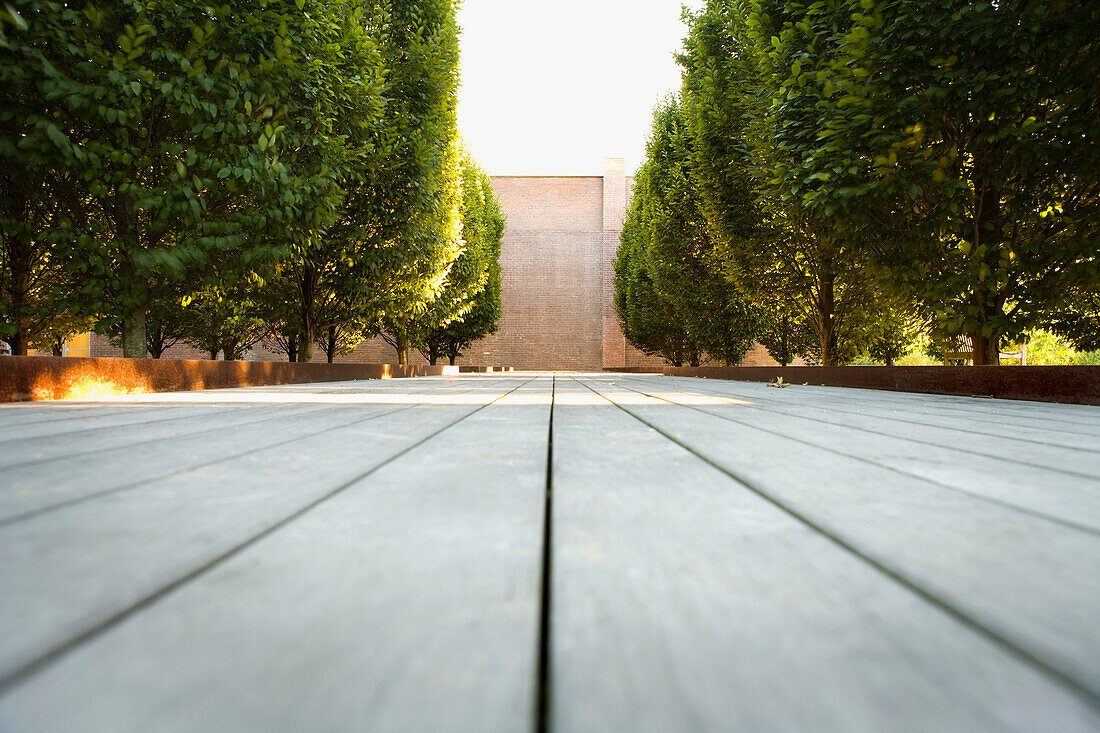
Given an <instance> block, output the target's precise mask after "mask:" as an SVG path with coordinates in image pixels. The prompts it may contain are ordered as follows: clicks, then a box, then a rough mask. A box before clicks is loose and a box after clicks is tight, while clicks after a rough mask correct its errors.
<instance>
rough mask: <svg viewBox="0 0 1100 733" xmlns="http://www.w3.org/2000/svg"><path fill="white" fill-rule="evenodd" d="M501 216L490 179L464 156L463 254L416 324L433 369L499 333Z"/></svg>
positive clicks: (426, 355)
mask: <svg viewBox="0 0 1100 733" xmlns="http://www.w3.org/2000/svg"><path fill="white" fill-rule="evenodd" d="M503 236H504V213H503V212H502V211H501V209H500V202H499V201H497V199H496V196H495V195H494V193H493V187H492V183H491V181H490V180H489V176H488V175H487V174H486V173H485V172H484V171H483V170H481V168H480V167H478V165H477V164H476V163H475V162H474V161H473V160H472V159H471V158H470V157H469V156H468V155H467V156H465V157H464V158H463V160H462V242H463V249H462V254H460V255H459V257H458V259H457V260H455V261H454V263H453V264H452V265H451V267H450V269H449V270H448V272H447V280H446V282H445V284H444V286H443V289H442V291H441V292H440V295H439V296H438V297H437V298H436V299H435V300H434V301H433V302H432V305H431V307H430V308H429V309H428V310H427V311H426V312H425V314H424V315H423V316H421V317H420V318H417V319H416V323H417V330H418V335H417V336H416V338H415V341H416V343H417V346H418V347H419V348H420V350H421V352H422V353H423V354H424V356H425V357H426V358H427V359H428V362H429V363H431V364H435V363H436V361H437V360H438V359H439V357H441V356H446V357H447V359H448V361H449V362H450V363H451V364H454V363H455V360H456V359H457V358H458V357H459V356H460V355H461V353H462V351H463V350H465V349H467V348H469V346H470V344H472V343H473V342H474V341H476V340H478V339H480V338H484V337H485V336H488V335H489V334H491V333H494V332H495V331H496V330H497V323H498V321H499V320H500V314H501V273H500V245H501V239H502V238H503Z"/></svg>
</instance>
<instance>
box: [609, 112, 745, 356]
mask: <svg viewBox="0 0 1100 733" xmlns="http://www.w3.org/2000/svg"><path fill="white" fill-rule="evenodd" d="M692 152H693V138H692V133H691V131H690V130H689V129H688V127H687V126H686V124H685V123H684V118H683V115H682V114H681V110H680V106H679V104H678V103H677V102H676V101H675V100H669V101H667V102H666V103H664V104H661V105H659V106H658V107H657V109H656V110H655V111H654V116H653V132H652V135H651V137H650V140H649V143H648V145H647V146H646V161H645V163H644V164H643V165H642V167H641V169H639V171H638V174H637V176H636V181H635V186H634V194H633V200H632V210H633V216H634V223H633V224H632V226H635V227H636V228H635V229H634V232H633V236H636V237H637V244H636V246H637V247H638V248H639V252H640V253H641V257H642V259H643V261H644V270H645V274H646V278H647V281H648V283H649V284H651V286H652V288H651V289H649V285H645V286H643V287H642V288H641V289H636V290H635V291H634V294H635V296H637V295H641V294H643V293H647V292H648V293H651V294H652V295H653V296H654V297H657V298H658V299H661V300H664V301H665V306H664V307H663V308H660V309H659V310H658V311H656V312H658V313H670V314H674V318H675V320H676V321H677V322H678V324H679V328H682V329H683V332H684V335H685V337H686V339H687V341H688V342H689V343H690V344H691V349H692V350H693V351H695V352H699V353H700V354H702V353H705V354H706V355H707V356H708V357H709V358H711V359H716V360H721V361H724V362H727V363H730V364H736V363H737V362H739V361H740V360H741V359H742V357H744V355H745V352H746V351H747V350H748V349H749V347H750V346H751V345H752V341H753V335H754V332H755V330H756V326H757V324H756V314H755V313H754V312H752V310H751V309H750V308H749V307H748V305H747V304H746V303H745V301H744V300H743V299H742V298H741V297H740V294H739V292H738V290H737V289H736V288H735V287H734V286H733V285H732V284H731V283H730V282H729V281H728V280H727V279H725V278H724V277H722V275H721V274H720V272H718V271H716V269H715V268H714V267H713V259H714V258H715V257H716V256H717V255H716V252H715V242H714V239H713V237H712V236H711V230H710V229H709V228H708V225H707V220H706V218H705V217H704V215H703V209H702V205H701V201H700V197H699V194H698V191H697V190H696V186H695V183H694V180H693V179H692V178H691V176H690V170H691V164H692ZM627 302H630V301H627ZM633 302H634V303H635V304H637V301H636V300H635V301H633ZM628 316H629V313H628ZM669 335H670V336H671V334H669ZM669 343H678V339H674V340H673V341H672V342H669ZM669 353H670V354H671V355H672V356H671V359H672V360H675V359H677V358H683V357H682V356H679V353H680V352H679V348H678V347H673V348H672V349H671V351H670V352H669ZM666 358H669V357H668V356H666ZM695 358H697V357H695ZM688 360H689V361H692V360H694V359H693V357H690V356H689V357H688Z"/></svg>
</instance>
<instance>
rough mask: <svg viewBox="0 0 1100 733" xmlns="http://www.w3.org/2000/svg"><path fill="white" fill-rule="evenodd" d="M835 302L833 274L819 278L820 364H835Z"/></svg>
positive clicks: (818, 335)
mask: <svg viewBox="0 0 1100 733" xmlns="http://www.w3.org/2000/svg"><path fill="white" fill-rule="evenodd" d="M835 309H836V302H835V299H834V294H833V276H832V275H828V276H826V277H823V278H822V279H821V283H820V287H819V290H818V297H817V337H818V342H819V343H820V346H821V366H836V365H837V363H836V314H835V313H834V310H835Z"/></svg>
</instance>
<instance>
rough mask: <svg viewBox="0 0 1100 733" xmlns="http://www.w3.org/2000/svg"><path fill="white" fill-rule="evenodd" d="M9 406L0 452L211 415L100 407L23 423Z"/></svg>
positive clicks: (1, 415) (1, 414)
mask: <svg viewBox="0 0 1100 733" xmlns="http://www.w3.org/2000/svg"><path fill="white" fill-rule="evenodd" d="M9 407H10V406H7V405H0V452H2V451H4V450H5V449H6V446H5V444H4V443H5V442H6V441H10V440H25V439H27V438H38V437H45V436H48V435H57V434H61V433H74V432H76V431H79V430H98V429H102V428H112V427H117V426H120V425H132V424H135V423H141V422H146V421H148V420H150V419H153V420H171V419H175V418H176V417H177V416H178V417H186V416H188V415H193V414H196V413H198V412H200V411H205V412H207V413H209V412H211V410H210V409H209V408H195V407H189V406H187V405H172V406H164V405H158V406H156V407H152V406H146V407H139V406H133V405H131V406H127V407H126V408H122V409H117V410H111V409H108V408H103V407H99V408H91V409H88V410H85V411H82V412H73V411H71V410H69V411H66V412H65V413H63V412H61V411H56V412H58V413H59V414H58V415H55V416H54V417H53V418H48V417H42V418H41V419H39V420H30V421H23V420H18V419H15V418H16V417H17V416H16V415H14V414H13V412H12V410H10V409H9ZM231 409H240V408H231ZM66 413H67V414H66Z"/></svg>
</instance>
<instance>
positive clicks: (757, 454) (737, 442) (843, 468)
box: [592, 383, 1100, 700]
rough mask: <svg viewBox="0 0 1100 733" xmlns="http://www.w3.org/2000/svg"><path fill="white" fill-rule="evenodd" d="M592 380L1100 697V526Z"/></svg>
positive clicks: (695, 448) (644, 416) (638, 413)
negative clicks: (1038, 512) (1041, 513)
mask: <svg viewBox="0 0 1100 733" xmlns="http://www.w3.org/2000/svg"><path fill="white" fill-rule="evenodd" d="M592 386H593V387H594V388H595V389H597V390H598V391H599V392H600V393H601V394H603V395H606V396H607V397H609V398H611V399H613V400H616V401H619V402H621V403H622V405H623V408H624V409H626V410H628V411H629V412H630V413H631V414H634V415H636V416H638V417H639V418H641V419H643V420H645V421H647V422H648V423H649V424H651V425H652V426H654V427H656V428H658V429H660V430H661V431H663V432H664V433H666V434H667V435H669V436H671V437H673V438H675V439H676V440H678V441H680V442H682V443H683V444H685V445H688V446H690V447H691V449H692V450H693V451H695V452H696V453H698V454H699V455H701V456H705V457H706V459H707V460H709V461H712V462H713V463H714V464H715V465H717V466H720V467H722V468H723V469H724V470H726V471H728V472H729V473H731V474H732V475H734V476H736V477H738V479H740V480H742V481H744V482H745V483H746V484H748V485H751V486H753V487H754V488H755V489H756V490H757V491H760V492H761V493H763V494H765V495H767V496H769V497H771V498H772V499H773V500H774V501H777V502H780V503H782V504H783V505H785V506H787V507H789V508H790V510H791V511H793V512H797V513H798V514H800V515H801V516H803V517H806V518H808V520H809V521H812V522H813V523H815V524H816V525H818V526H820V527H821V528H823V530H824V531H827V532H829V533H831V534H833V535H834V536H836V537H838V538H841V539H842V541H843V542H845V543H847V544H849V545H850V546H851V547H853V548H856V549H857V550H858V551H859V552H860V553H862V554H863V555H865V556H866V557H867V558H868V559H869V560H870V561H872V562H876V563H879V564H881V565H882V566H883V567H885V568H888V569H889V570H890V571H891V572H893V573H895V574H896V575H898V576H899V577H902V578H905V579H906V580H907V581H908V582H910V583H912V584H913V585H915V586H918V587H920V588H922V589H925V590H926V591H927V593H929V594H930V595H932V596H934V597H936V598H937V599H940V601H941V602H942V603H943V604H944V605H945V606H947V607H949V608H951V609H954V610H955V611H957V612H958V613H959V614H960V615H961V616H964V617H966V618H969V619H972V620H973V621H974V623H976V624H978V625H980V626H981V627H983V628H986V629H989V630H990V631H991V633H993V634H995V635H996V636H998V637H999V638H1001V639H1004V640H1005V641H1006V642H1007V643H1010V644H1011V645H1013V646H1015V647H1016V648H1018V649H1020V650H1021V651H1022V652H1023V653H1025V654H1027V655H1028V656H1029V657H1031V658H1033V659H1034V660H1036V662H1037V663H1040V664H1042V665H1045V666H1047V667H1048V668H1050V669H1051V670H1052V671H1053V672H1054V673H1057V674H1060V675H1062V676H1064V677H1065V679H1066V680H1067V681H1068V682H1069V683H1070V684H1073V685H1076V686H1077V687H1078V688H1080V689H1081V690H1082V691H1083V692H1084V694H1086V695H1090V696H1092V698H1093V699H1094V700H1096V699H1100V664H1098V663H1097V659H1100V625H1097V624H1096V619H1097V618H1100V538H1098V537H1097V536H1096V535H1095V534H1091V533H1089V532H1085V531H1079V530H1075V529H1071V528H1068V527H1066V526H1064V525H1062V524H1059V523H1055V522H1052V521H1048V520H1045V519H1042V518H1038V517H1035V516H1033V515H1030V514H1026V513H1023V512H1020V511H1016V510H1014V509H1012V508H1009V507H1005V506H1003V505H999V504H995V503H991V502H988V501H984V500H982V499H980V498H976V497H974V496H970V495H967V494H963V493H960V492H955V491H951V490H948V489H945V488H943V487H940V486H937V485H934V484H930V483H928V482H923V481H921V480H919V479H910V478H907V477H905V476H902V475H899V474H895V473H889V472H886V471H884V470H883V469H879V468H876V467H875V466H871V465H868V464H858V463H853V462H852V461H851V460H850V459H848V458H846V457H844V456H842V455H840V454H838V453H835V452H831V451H825V450H823V449H819V448H814V447H812V446H808V445H806V444H805V443H800V442H795V441H793V440H790V439H787V438H784V437H782V436H781V435H776V434H774V433H765V432H762V431H760V430H756V429H754V428H752V427H749V426H745V425H741V424H738V423H734V422H729V421H726V420H723V419H720V418H719V417H716V416H714V415H711V414H709V413H707V412H699V411H697V410H694V409H690V408H688V407H683V406H677V405H672V404H669V403H668V402H662V401H657V400H652V399H650V398H646V397H644V396H642V395H640V394H639V393H637V392H630V391H626V390H624V389H622V388H618V387H609V386H607V385H605V384H601V383H597V384H594V385H592ZM1052 480H1061V477H1060V476H1057V477H1056V478H1054V479H1052Z"/></svg>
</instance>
